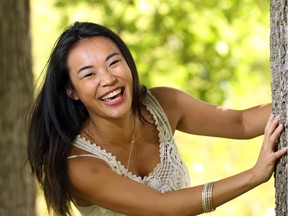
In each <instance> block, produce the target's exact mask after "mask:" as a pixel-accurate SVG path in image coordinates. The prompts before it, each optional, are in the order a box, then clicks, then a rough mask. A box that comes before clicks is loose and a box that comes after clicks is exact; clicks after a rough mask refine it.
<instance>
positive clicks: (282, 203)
mask: <svg viewBox="0 0 288 216" xmlns="http://www.w3.org/2000/svg"><path fill="white" fill-rule="evenodd" d="M270 10H271V11H270V13H271V15H270V30H271V33H270V53H271V54H270V61H271V70H272V85H271V88H272V104H273V113H274V114H280V118H281V122H282V123H284V124H285V131H284V132H283V133H282V135H281V137H280V139H279V141H278V143H277V148H278V149H279V148H282V147H285V146H287V140H288V131H287V126H288V124H287V118H288V104H287V103H288V100H287V97H288V6H287V0H271V3H270ZM287 165H288V164H287V156H285V157H283V158H282V159H281V160H280V161H279V163H278V164H277V166H276V170H275V189H276V209H275V211H276V216H287V215H288V210H287V207H288V199H287V190H288V183H287Z"/></svg>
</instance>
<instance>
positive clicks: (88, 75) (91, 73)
mask: <svg viewBox="0 0 288 216" xmlns="http://www.w3.org/2000/svg"><path fill="white" fill-rule="evenodd" d="M95 75H96V73H95V72H90V73H87V74H84V76H83V78H82V79H84V78H86V77H91V76H95Z"/></svg>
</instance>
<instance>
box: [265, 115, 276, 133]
mask: <svg viewBox="0 0 288 216" xmlns="http://www.w3.org/2000/svg"><path fill="white" fill-rule="evenodd" d="M273 118H274V115H273V113H271V115H270V116H269V118H268V120H267V123H266V126H265V132H266V131H267V130H268V128H269V127H270V124H271V121H272V119H273Z"/></svg>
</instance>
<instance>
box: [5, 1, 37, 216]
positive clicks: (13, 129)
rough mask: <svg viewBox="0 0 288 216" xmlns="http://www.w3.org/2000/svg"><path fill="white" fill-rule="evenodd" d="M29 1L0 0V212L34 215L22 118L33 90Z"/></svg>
mask: <svg viewBox="0 0 288 216" xmlns="http://www.w3.org/2000/svg"><path fill="white" fill-rule="evenodd" d="M29 22H30V20H29V0H21V1H17V0H0V98H1V102H0V132H1V136H0V215H1V216H6V215H9V216H14V215H15V216H16V215H17V216H22V215H25V216H28V215H29V216H33V215H35V181H34V178H32V176H31V172H30V169H28V167H27V166H26V165H25V162H26V160H27V153H26V152H27V151H26V148H27V141H26V140H27V139H26V128H25V118H26V113H27V108H28V105H29V100H31V95H32V90H33V74H32V65H31V41H30V31H29V29H30V24H29Z"/></svg>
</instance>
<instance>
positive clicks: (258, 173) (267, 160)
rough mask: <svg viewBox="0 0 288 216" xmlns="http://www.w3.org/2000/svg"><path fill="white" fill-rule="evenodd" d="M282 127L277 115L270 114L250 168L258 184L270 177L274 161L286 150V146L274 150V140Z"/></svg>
mask: <svg viewBox="0 0 288 216" xmlns="http://www.w3.org/2000/svg"><path fill="white" fill-rule="evenodd" d="M283 128H284V127H283V125H282V124H279V116H276V117H274V116H273V115H272V114H271V116H270V117H269V119H268V122H267V124H266V127H265V134H264V140H263V144H262V147H261V151H260V154H259V157H258V160H257V162H256V164H255V166H254V167H253V168H252V170H251V171H252V172H253V174H254V176H255V177H256V180H258V181H259V184H261V183H264V182H266V181H268V180H269V179H270V178H271V176H272V173H273V171H274V168H275V164H276V161H277V160H278V159H279V158H281V157H282V156H283V155H284V154H285V153H286V152H287V147H285V148H283V149H280V150H278V151H275V142H276V140H277V139H278V138H279V136H280V134H281V132H282V131H283Z"/></svg>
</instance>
